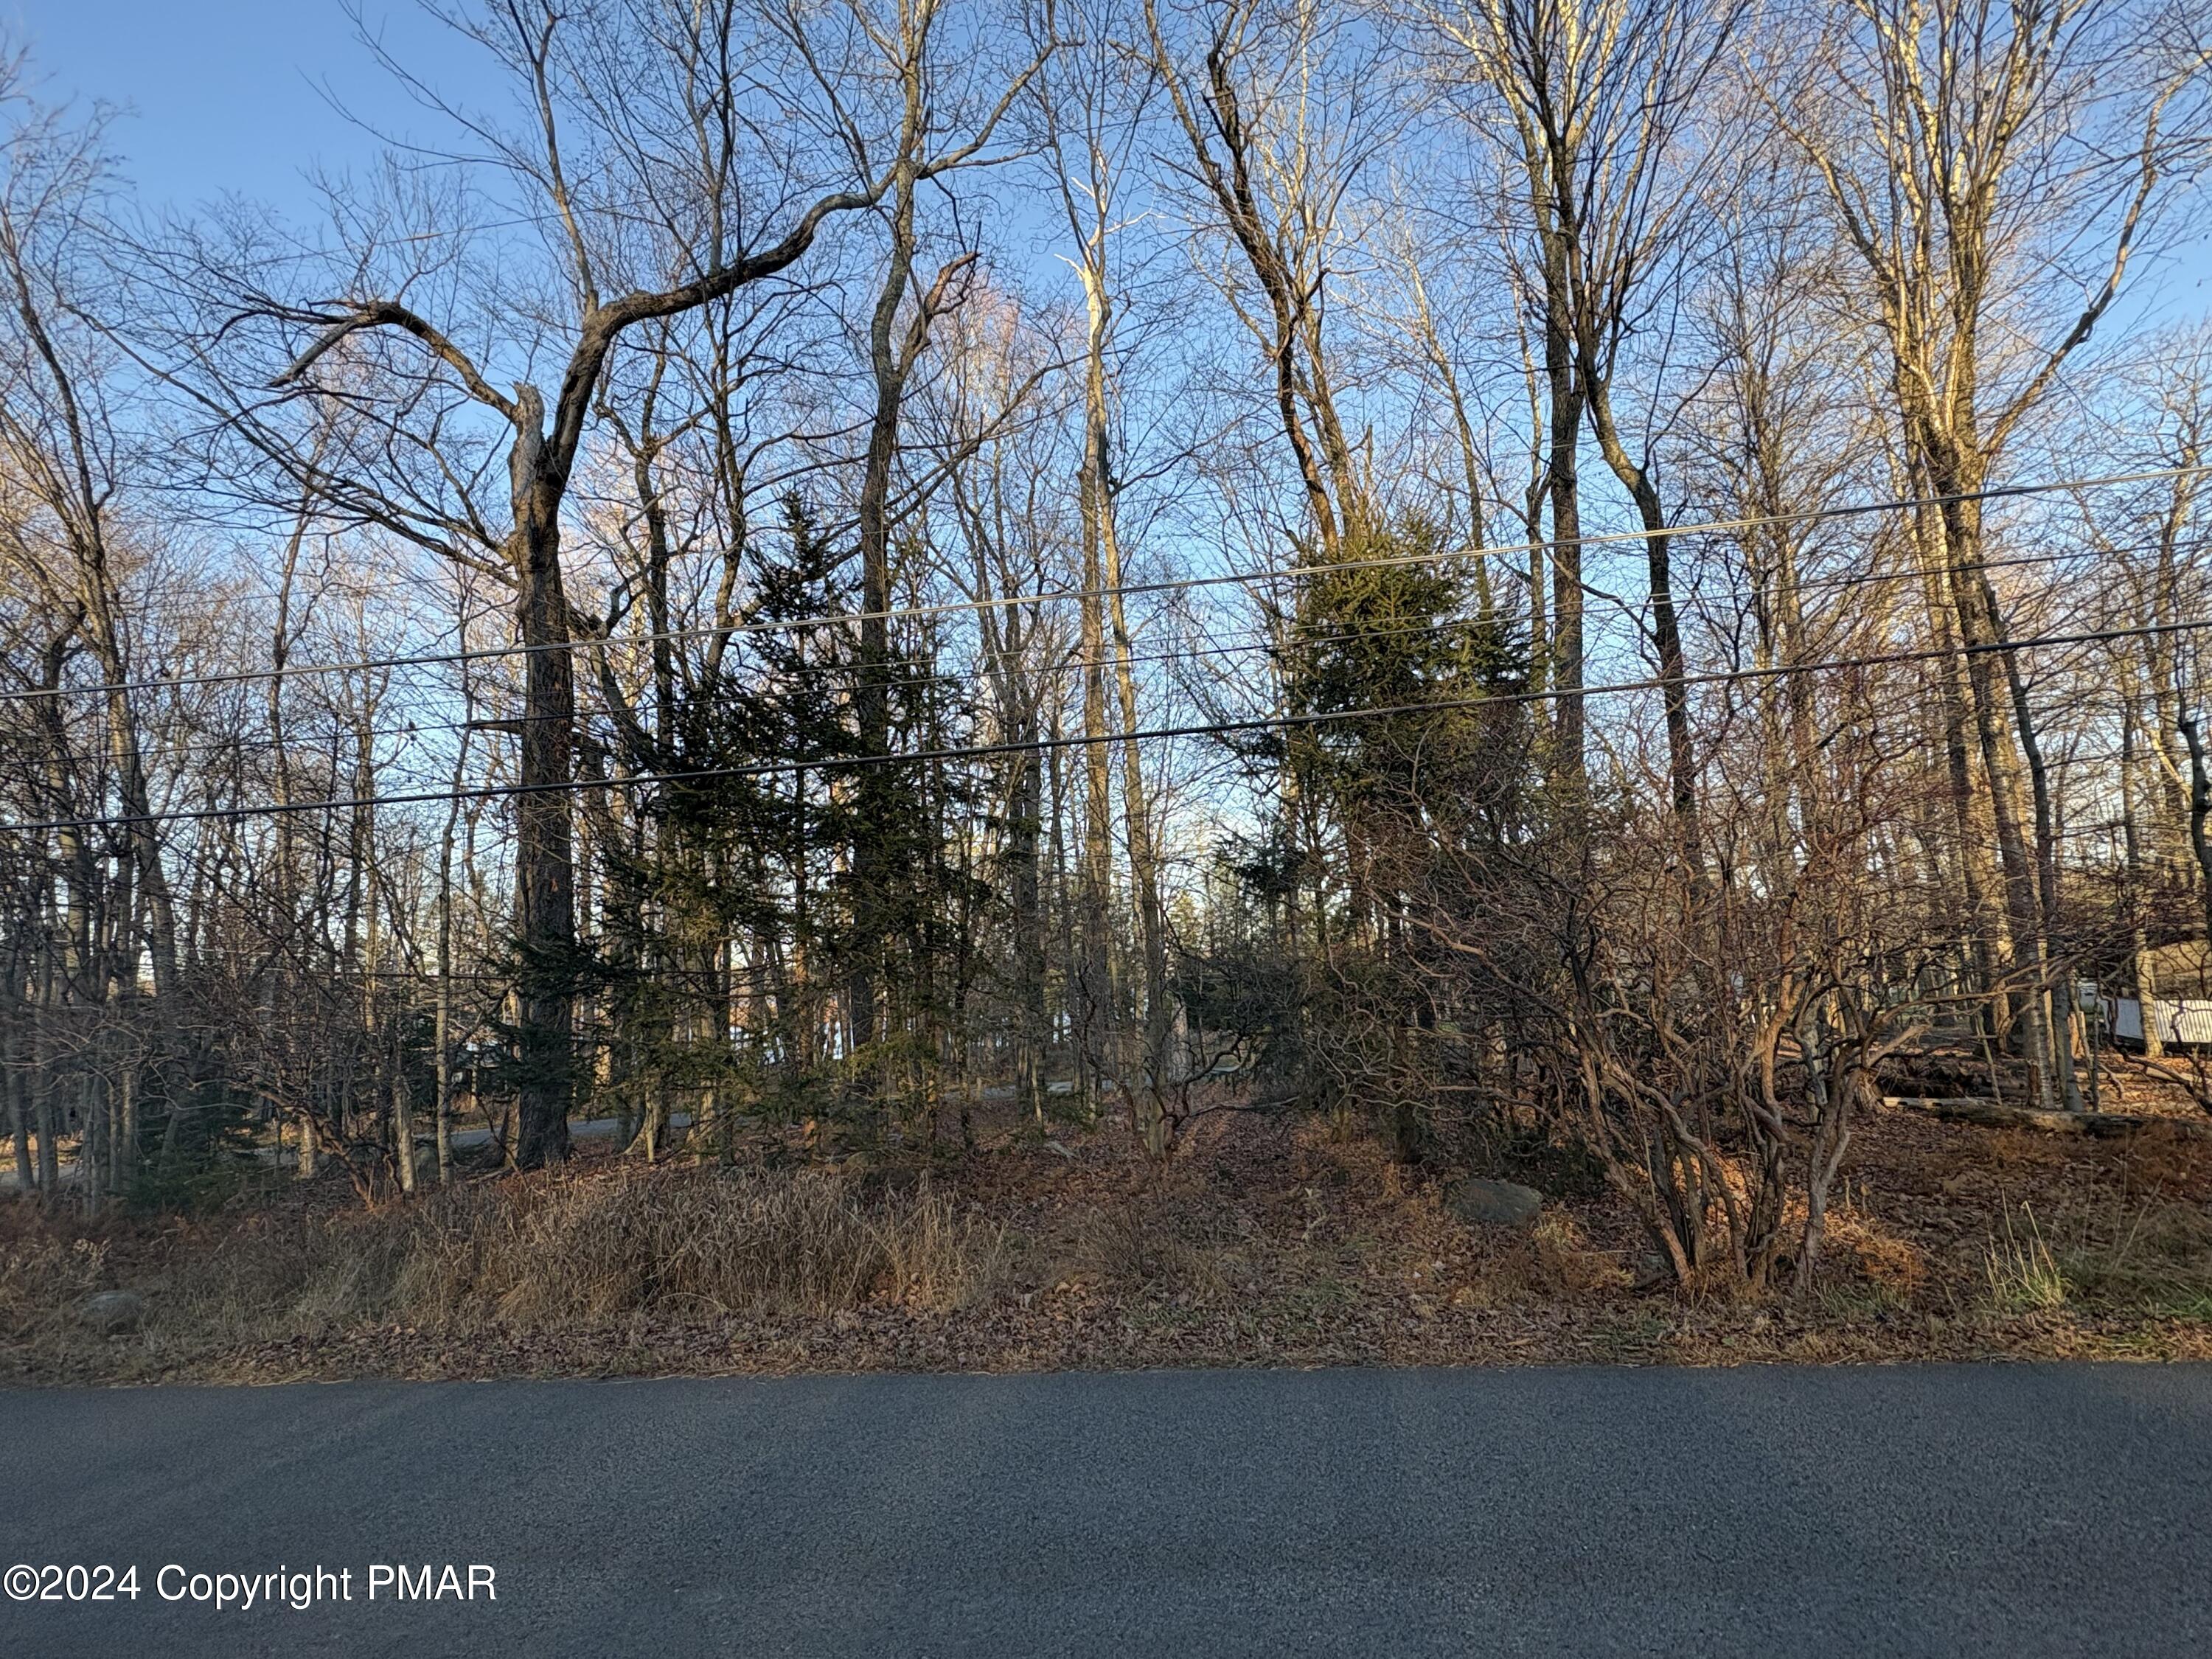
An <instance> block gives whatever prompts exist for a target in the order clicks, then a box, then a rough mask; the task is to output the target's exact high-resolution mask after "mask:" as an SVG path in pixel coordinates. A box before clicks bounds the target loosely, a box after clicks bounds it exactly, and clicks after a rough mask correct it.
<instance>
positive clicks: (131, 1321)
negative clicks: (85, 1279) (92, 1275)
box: [76, 1291, 146, 1336]
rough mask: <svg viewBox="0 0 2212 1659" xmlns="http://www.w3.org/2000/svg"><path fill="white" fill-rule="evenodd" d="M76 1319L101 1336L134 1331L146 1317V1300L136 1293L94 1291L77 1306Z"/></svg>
mask: <svg viewBox="0 0 2212 1659" xmlns="http://www.w3.org/2000/svg"><path fill="white" fill-rule="evenodd" d="M76 1311H77V1317H79V1318H80V1319H82V1320H83V1321H84V1322H85V1323H86V1324H88V1325H89V1326H90V1327H91V1328H93V1329H94V1330H95V1331H98V1332H99V1333H100V1334H101V1335H102V1336H119V1335H121V1334H123V1333H124V1332H125V1331H135V1330H137V1328H138V1326H139V1324H140V1323H141V1322H143V1320H144V1319H145V1317H146V1298H145V1297H143V1296H141V1295H139V1294H138V1292H137V1291H94V1293H93V1294H92V1295H90V1296H88V1297H85V1299H84V1300H83V1301H82V1302H81V1303H79V1304H77V1310H76Z"/></svg>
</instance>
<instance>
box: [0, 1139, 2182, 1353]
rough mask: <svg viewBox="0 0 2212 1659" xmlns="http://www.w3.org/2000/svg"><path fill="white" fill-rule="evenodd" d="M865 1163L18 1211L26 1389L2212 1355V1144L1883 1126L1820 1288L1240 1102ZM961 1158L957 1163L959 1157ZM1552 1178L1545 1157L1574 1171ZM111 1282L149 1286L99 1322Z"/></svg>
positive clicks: (0, 1214)
mask: <svg viewBox="0 0 2212 1659" xmlns="http://www.w3.org/2000/svg"><path fill="white" fill-rule="evenodd" d="M973 1139H974V1145H973V1146H962V1145H961V1143H959V1142H958V1141H957V1140H952V1141H951V1142H950V1148H948V1146H947V1143H946V1142H945V1141H940V1142H939V1143H938V1145H937V1146H935V1147H934V1148H932V1147H930V1146H914V1147H911V1148H909V1149H908V1150H907V1151H905V1152H886V1151H881V1150H878V1151H877V1152H872V1153H867V1154H855V1155H853V1156H850V1157H848V1158H842V1159H840V1160H836V1161H835V1162H830V1163H824V1162H823V1161H821V1160H819V1159H809V1158H806V1157H805V1156H804V1154H803V1153H802V1152H799V1151H798V1150H797V1149H795V1148H794V1147H793V1146H790V1145H787V1144H783V1143H775V1144H770V1145H766V1146H757V1147H755V1148H752V1149H750V1154H749V1157H750V1162H748V1163H741V1164H738V1166H735V1167H731V1166H726V1165H722V1164H717V1163H706V1164H694V1163H674V1164H665V1165H663V1166H661V1167H659V1168H656V1169H651V1170H647V1169H644V1168H641V1167H640V1166H639V1165H638V1164H636V1162H635V1160H624V1159H619V1158H616V1157H615V1156H614V1155H613V1153H612V1151H611V1147H609V1146H607V1145H605V1144H604V1143H602V1144H599V1145H596V1146H586V1147H585V1148H583V1149H582V1150H581V1151H580V1156H579V1157H578V1158H577V1159H576V1160H575V1161H574V1163H572V1164H571V1165H570V1166H569V1168H568V1170H565V1171H562V1172H561V1173H558V1174H553V1175H541V1176H481V1177H475V1178H471V1180H469V1181H467V1182H462V1183H459V1184H458V1185H457V1186H456V1188H453V1189H450V1190H448V1191H446V1192H442V1193H439V1194H434V1195H432V1196H430V1197H428V1198H427V1199H424V1200H416V1201H412V1202H404V1203H403V1202H396V1201H395V1202H392V1203H389V1204H386V1205H383V1206H380V1207H378V1208H376V1209H374V1210H364V1209H363V1208H362V1206H360V1205H359V1204H358V1202H357V1201H356V1200H355V1199H354V1197H353V1195H352V1194H351V1192H350V1190H349V1188H347V1186H346V1185H345V1183H344V1182H343V1181H342V1180H339V1179H326V1180H324V1181H321V1182H314V1183H309V1184H307V1185H304V1186H303V1185H300V1184H296V1183H289V1184H287V1185H285V1186H283V1187H282V1188H276V1189H275V1190H273V1191H264V1192H261V1193H258V1194H248V1195H246V1196H243V1197H241V1198H240V1200H236V1201H235V1202H234V1204H233V1205H232V1206H229V1207H228V1208H227V1209H226V1210H224V1211H222V1212H218V1213H215V1214H211V1215H204V1216H198V1217H193V1218H177V1217H174V1216H170V1217H163V1218H154V1217H128V1216H118V1217H112V1218H104V1219H102V1220H100V1221H97V1222H94V1223H90V1224H87V1223H82V1222H77V1221H73V1220H66V1219H62V1218H49V1217H47V1216H45V1215H43V1214H42V1213H41V1212H40V1211H39V1210H38V1208H37V1207H36V1206H34V1205H33V1203H32V1202H31V1201H30V1200H27V1199H17V1200H7V1201H0V1381H11V1382H33V1383H63V1382H71V1383H125V1382H154V1381H185V1380H191V1381H207V1382H216V1381H222V1382H280V1381H290V1380H302V1379H311V1378H313V1379H331V1378H342V1377H455V1378H469V1377H491V1376H651V1375H667V1374H687V1373H688V1374H719V1373H740V1372H792V1371H830V1372H839V1371H865V1370H978V1371H1005V1370H1067V1369H1133V1368H1141V1367H1155V1366H1190V1365H1291V1366H1308V1365H1339V1364H1383V1365H1417V1364H1418V1365H1438V1364H1532V1363H1550V1362H1583V1363H1588V1362H1619V1363H1627V1364H1653V1363H1661V1364H1742V1363H1747V1362H1753V1361H1774V1360H1784V1361H1798V1362H1869V1361H1872V1362H1881V1361H1899V1360H1913V1359H1966V1358H2142V1359H2154V1360H2155V1359H2175V1358H2197V1359H2202V1358H2212V1141H2208V1140H2206V1139H2202V1138H2185V1137H2184V1136H2183V1135H2182V1134H2181V1133H2178V1132H2177V1133H2168V1132H2166V1131H2165V1130H2163V1129H2160V1128H2154V1129H2151V1130H2148V1131H2146V1132H2144V1133H2137V1134H2134V1135H2130V1136H2128V1137H2125V1138H2116V1139H2086V1138H2081V1137H2075V1136H2062V1135H2051V1134H2047V1133H2033V1132H2029V1131H2026V1130H2019V1129H1995V1130H1993V1129H1989V1128H1984V1127H1978V1126H1973V1125H1966V1124H1960V1123H1953V1122H1947V1121H1936V1120H1935V1119H1932V1118H1929V1117H1927V1116H1925V1115H1921V1114H1918V1113H1917V1112H1913V1111H1909V1110H1905V1109H1899V1108H1894V1107H1888V1108H1884V1109H1881V1110H1879V1111H1877V1112H1875V1113H1874V1114H1873V1115H1871V1116H1869V1118H1868V1119H1866V1120H1865V1121H1863V1122H1862V1123H1861V1124H1860V1125H1859V1127H1858V1129H1857V1133H1856V1135H1855V1137H1854V1139H1853V1141H1852V1144H1851V1147H1850V1154H1849V1157H1848V1158H1847V1159H1846V1162H1845V1165H1844V1173H1843V1176H1842V1177H1841V1179H1840V1181H1839V1182H1838V1191H1837V1194H1836V1197H1835V1203H1834V1207H1833V1211H1832V1219H1831V1224H1830V1227H1829V1233H1828V1243H1827V1247H1826V1251H1825V1253H1824V1255H1823V1258H1822V1264H1821V1267H1820V1273H1819V1275H1818V1279H1817V1283H1816V1285H1815V1286H1814V1289H1813V1291H1812V1292H1811V1293H1810V1294H1809V1295H1807V1296H1804V1297H1789V1296H1786V1295H1784V1294H1780V1293H1777V1294H1774V1295H1771V1296H1769V1297H1762V1298H1759V1299H1755V1300H1746V1299H1743V1298H1741V1297H1724V1296H1720V1295H1698V1294H1692V1293H1686V1292H1684V1291H1680V1290H1679V1289H1677V1288H1675V1287H1674V1286H1672V1285H1669V1284H1668V1283H1666V1282H1665V1280H1664V1278H1663V1276H1662V1274H1661V1273H1660V1272H1659V1270H1658V1268H1659V1264H1658V1259H1657V1258H1656V1256H1654V1255H1650V1245H1649V1243H1648V1241H1647V1240H1646V1239H1645V1238H1644V1237H1643V1235H1642V1234H1641V1232H1640V1231H1639V1230H1638V1227H1637V1225H1636V1224H1635V1222H1634V1220H1633V1218H1632V1215H1631V1214H1630V1213H1629V1212H1628V1211H1627V1210H1626V1206H1623V1205H1622V1204H1621V1203H1620V1200H1617V1199H1616V1198H1614V1197H1613V1196H1612V1195H1611V1194H1608V1193H1607V1191H1606V1190H1605V1189H1604V1188H1603V1187H1602V1185H1601V1183H1599V1182H1595V1181H1593V1180H1592V1179H1591V1178H1590V1176H1589V1172H1588V1171H1587V1170H1577V1168H1576V1167H1575V1166H1574V1164H1573V1163H1572V1161H1571V1160H1565V1161H1559V1160H1555V1161H1553V1163H1552V1164H1545V1165H1543V1166H1542V1167H1541V1168H1517V1169H1511V1168H1499V1167H1495V1166H1493V1167H1492V1168H1489V1169H1486V1170H1481V1171H1480V1173H1483V1174H1488V1175H1517V1176H1518V1177H1519V1178H1521V1179H1523V1180H1526V1181H1528V1182H1529V1183H1530V1184H1533V1185H1536V1186H1539V1187H1541V1188H1546V1190H1547V1203H1546V1205H1545V1206H1544V1209H1543V1212H1542V1214H1541V1218H1539V1219H1538V1220H1537V1222H1536V1223H1535V1225H1534V1227H1533V1228H1532V1229H1528V1230H1525V1231H1524V1230H1514V1229H1510V1228H1504V1227H1496V1226H1486V1225H1470V1224H1468V1223H1465V1222H1462V1221H1461V1220H1459V1219H1456V1218H1455V1217H1454V1216H1453V1214H1452V1213H1451V1212H1450V1210H1449V1206H1448V1204H1447V1196H1448V1194H1449V1191H1450V1189H1451V1186H1452V1183H1453V1182H1454V1181H1455V1180H1456V1179H1458V1178H1461V1177H1463V1176H1466V1175H1467V1174H1468V1173H1469V1172H1470V1171H1468V1170H1467V1169H1465V1168H1463V1167H1462V1168H1460V1169H1441V1170H1430V1169H1424V1168H1415V1169H1407V1168H1404V1167H1401V1166H1398V1165H1395V1164H1392V1163H1390V1162H1389V1160H1388V1159H1387V1158H1385V1157H1384V1156H1383V1153H1382V1152H1381V1151H1380V1149H1379V1148H1378V1147H1377V1146H1376V1144H1375V1143H1374V1142H1373V1140H1372V1139H1370V1138H1368V1137H1367V1136H1366V1135H1364V1133H1347V1132H1345V1131H1344V1130H1342V1129H1341V1128H1340V1127H1336V1126H1333V1125H1331V1124H1330V1123H1328V1122H1327V1121H1316V1120H1315V1119H1313V1118H1310V1117H1300V1118H1291V1117H1288V1116H1285V1115H1273V1114H1268V1113H1259V1112H1233V1111H1232V1112H1221V1113H1218V1114H1213V1115H1208V1116H1207V1117H1206V1118H1205V1119H1204V1120H1203V1121H1200V1122H1198V1123H1196V1124H1194V1126H1192V1127H1191V1128H1190V1129H1189V1131H1188V1133H1186V1136H1185V1138H1184V1144H1183V1145H1182V1147H1181V1148H1180V1149H1179V1151H1178V1152H1177V1154H1176V1158H1174V1159H1173V1160H1172V1161H1171V1162H1170V1163H1169V1164H1167V1165H1165V1166H1164V1167H1160V1166H1157V1165H1154V1164H1151V1163H1150V1162H1148V1161H1147V1160H1146V1158H1143V1157H1142V1155H1141V1154H1140V1153H1139V1152H1138V1150H1137V1149H1136V1147H1135V1146H1134V1145H1133V1142H1132V1140H1131V1139H1130V1137H1129V1136H1128V1134H1127V1131H1126V1130H1125V1129H1121V1128H1119V1127H1099V1128H1097V1129H1091V1130H1085V1129H1083V1128H1081V1127H1075V1126H1073V1125H1066V1124H1055V1125H1050V1126H1043V1125H1038V1124H1035V1123H1032V1122H1025V1121H1018V1120H1012V1121H1006V1122H1002V1123H1000V1124H997V1125H995V1126H991V1125H981V1124H979V1125H977V1126H976V1127H975V1133H974V1137H973ZM954 1149H957V1150H954ZM1539 1162H1540V1164H1541V1160H1539ZM100 1291H129V1292H133V1293H135V1296H134V1297H131V1298H125V1299H124V1300H123V1303H122V1306H121V1307H120V1309H119V1310H118V1308H117V1306H116V1302H117V1299H116V1298H108V1299H107V1300H106V1302H105V1303H103V1304H96V1305H99V1306H101V1307H103V1308H105V1309H106V1311H107V1313H108V1315H109V1317H108V1318H107V1320H106V1324H107V1326H108V1327H109V1328H107V1329H101V1328H99V1326H100V1322H99V1321H95V1320H94V1319H91V1318H88V1316H87V1312H88V1300H89V1298H92V1297H95V1296H97V1294H98V1293H99V1292H100Z"/></svg>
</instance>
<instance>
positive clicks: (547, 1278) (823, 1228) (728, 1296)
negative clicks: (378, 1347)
mask: <svg viewBox="0 0 2212 1659" xmlns="http://www.w3.org/2000/svg"><path fill="white" fill-rule="evenodd" d="M1001 1255H1002V1245H1001V1241H1000V1237H999V1235H998V1233H997V1231H995V1230H994V1229H993V1228H991V1227H989V1226H987V1225H983V1224H982V1223H981V1222H980V1221H979V1220H977V1219H975V1218H972V1217H966V1216H963V1215H961V1214H959V1213H957V1212H956V1211H955V1208H954V1206H953V1205H952V1203H951V1201H950V1200H947V1199H946V1198H945V1197H943V1196H941V1195H939V1194H936V1193H934V1192H933V1191H932V1190H931V1189H930V1188H929V1187H928V1184H927V1182H926V1181H925V1182H923V1183H921V1185H919V1186H918V1187H916V1188H915V1189H914V1190H912V1191H911V1192H908V1193H883V1194H878V1195H876V1196H874V1197H872V1198H867V1199H863V1198H861V1197H859V1196H857V1195H856V1194H854V1192H853V1191H852V1189H851V1188H849V1187H848V1185H847V1184H846V1183H845V1182H842V1180H840V1179H839V1178H838V1176H836V1174H835V1173H833V1172H829V1171H805V1172H801V1173H799V1174H797V1175H785V1176H764V1175H755V1174H732V1175H721V1174H714V1173H702V1172H697V1171H685V1172H683V1173H682V1174H680V1175H670V1174H662V1173H658V1172H655V1173H638V1174H628V1173H619V1172H618V1173H614V1174H611V1175H602V1176H594V1177H590V1178H582V1179H567V1180H542V1181H538V1182H529V1183H519V1182H518V1183H508V1184H493V1185H489V1186H484V1187H477V1188H467V1189H464V1190H462V1191H459V1192H455V1193H450V1194H438V1195H436V1196H435V1197H434V1198H432V1199H431V1200H428V1201H427V1202H425V1203H423V1204H421V1205H418V1206H412V1207H410V1208H406V1209H403V1210H387V1211H384V1212H375V1213H369V1214H362V1213H359V1212H339V1213H337V1214H313V1213H306V1214H295V1215H290V1216H287V1217H282V1218H278V1217H270V1218H262V1219H260V1220H258V1221H257V1222H254V1223H252V1224H248V1225H240V1226H236V1227H234V1228H232V1229H230V1230H228V1231H225V1232H223V1233H222V1234H221V1235H220V1236H218V1237H216V1238H215V1239H214V1240H213V1241H212V1242H211V1243H197V1244H186V1245H185V1246H184V1247H182V1248H177V1249H173V1250H171V1251H170V1252H169V1260H168V1261H167V1264H166V1265H167V1270H166V1271H165V1272H163V1273H160V1274H159V1275H158V1276H156V1277H153V1278H151V1279H145V1280H141V1281H140V1282H139V1283H138V1284H137V1285H136V1286H135V1287H136V1288H139V1289H141V1290H142V1291H143V1293H144V1294H145V1296H146V1297H147V1304H148V1307H147V1316H146V1320H145V1332H144V1334H145V1338H146V1340H147V1341H148V1343H149V1345H150V1346H152V1347H153V1348H154V1349H155V1350H156V1351H157V1352H172V1353H188V1352H203V1351H206V1350H210V1349H214V1350H228V1349H236V1348H240V1347H243V1346H250V1345H254V1344H266V1343H271V1342H283V1341H286V1340H313V1339H317V1338H320V1337H324V1336H326V1335H328V1334H331V1333H334V1332H339V1331H343V1330H347V1329H351V1328H360V1327H362V1326H384V1325H396V1326H398V1327H400V1328H403V1329H404V1330H410V1331H427V1332H435V1333H443V1334H470V1333H475V1332H482V1331H487V1330H506V1331H515V1332H529V1331H540V1330H548V1329H556V1328H557V1329H561V1330H576V1329H590V1328H597V1327H604V1326H606V1325H609V1324H611V1323H613V1322H617V1321H620V1320H623V1319H624V1318H626V1317H629V1316H652V1315H665V1316H697V1315H701V1314H717V1315H727V1314H738V1313H742V1314H747V1315H756V1316H757V1315H763V1314H776V1315H814V1316H823V1315H831V1314H836V1313H840V1312H849V1311H850V1310H856V1309H859V1308H862V1307H865V1306H868V1305H872V1304H876V1305H890V1306H898V1307H903V1308H908V1309H914V1310H927V1311H930V1312H937V1313H942V1312H945V1311H947V1310H951V1309H954V1308H957V1307H961V1306H964V1305H967V1304H969V1303H971V1302H973V1301H974V1300H975V1299H976V1298H977V1297H980V1296H981V1295H983V1294H985V1293H986V1292H987V1291H988V1289H989V1288H990V1286H991V1285H992V1284H993V1282H994V1279H995V1277H996V1274H997V1272H998V1269H999V1264H1000V1256H1001ZM106 1261H107V1250H106V1246H105V1245H103V1244H101V1243H99V1242H97V1241H94V1240H90V1239H78V1240H76V1241H74V1242H73V1243H63V1242H61V1241H58V1240H56V1239H53V1238H52V1237H44V1236H41V1235H40V1234H38V1233H36V1232H27V1233H26V1234H24V1235H23V1236H21V1237H15V1238H11V1239H9V1240H7V1241H5V1242H4V1243H0V1337H4V1339H5V1340H7V1341H8V1342H9V1343H10V1344H15V1345H21V1346H22V1347H23V1348H24V1349H26V1350H27V1351H30V1352H33V1353H35V1352H37V1351H38V1350H40V1349H41V1348H50V1347H53V1346H61V1347H63V1348H67V1347H68V1346H71V1345H72V1344H73V1343H76V1342H79V1341H81V1340H83V1338H84V1335H85V1334H84V1333H83V1332H82V1330H81V1329H80V1328H78V1326H77V1324H76V1320H75V1318H74V1312H75V1310H76V1306H77V1304H79V1303H80V1302H81V1301H82V1298H83V1297H84V1296H85V1295H87V1294H88V1293H89V1292H90V1291H94V1290H97V1289H100V1288H103V1287H105V1285H106V1284H107V1282H108V1281H109V1279H111V1278H112V1275H111V1274H109V1273H107V1272H106Z"/></svg>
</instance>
